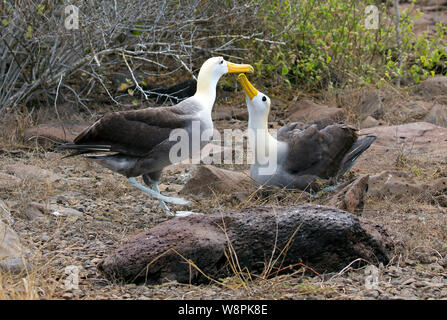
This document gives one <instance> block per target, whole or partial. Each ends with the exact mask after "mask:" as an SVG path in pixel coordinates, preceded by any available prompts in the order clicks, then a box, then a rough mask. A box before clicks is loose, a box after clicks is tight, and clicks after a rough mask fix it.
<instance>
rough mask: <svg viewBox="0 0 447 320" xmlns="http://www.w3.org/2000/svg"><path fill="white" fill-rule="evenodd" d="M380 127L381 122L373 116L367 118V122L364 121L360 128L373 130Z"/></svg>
mask: <svg viewBox="0 0 447 320" xmlns="http://www.w3.org/2000/svg"><path fill="white" fill-rule="evenodd" d="M378 125H379V121H378V120H377V119H376V118H374V117H372V116H367V117H366V118H365V120H363V121H362V123H361V124H360V127H361V128H362V129H363V128H371V127H376V126H378Z"/></svg>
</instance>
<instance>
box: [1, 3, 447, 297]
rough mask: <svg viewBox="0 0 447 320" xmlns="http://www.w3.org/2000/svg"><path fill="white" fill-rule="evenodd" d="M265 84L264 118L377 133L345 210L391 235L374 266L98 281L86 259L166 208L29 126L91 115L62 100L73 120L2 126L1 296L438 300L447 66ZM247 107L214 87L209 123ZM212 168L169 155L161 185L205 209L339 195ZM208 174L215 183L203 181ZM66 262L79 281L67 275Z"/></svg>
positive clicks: (233, 117)
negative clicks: (441, 72) (287, 86)
mask: <svg viewBox="0 0 447 320" xmlns="http://www.w3.org/2000/svg"><path fill="white" fill-rule="evenodd" d="M403 6H410V5H409V4H403ZM445 7H447V2H445V1H426V3H424V6H422V7H421V9H422V10H423V11H424V13H426V14H425V15H424V18H423V19H422V20H420V21H419V22H418V25H417V28H419V29H420V30H419V29H418V30H419V31H420V32H422V31H423V30H426V29H427V28H429V29H430V28H433V27H434V25H435V23H436V22H437V21H441V20H442V21H445V19H446V15H445V12H447V10H445ZM269 95H270V96H272V112H271V115H270V119H269V120H270V122H269V123H270V127H271V128H272V129H274V128H278V127H280V126H282V125H284V124H286V123H288V122H290V121H314V120H319V121H327V122H334V121H335V122H337V121H343V122H345V123H348V124H350V125H352V126H355V127H357V128H359V129H360V134H374V135H377V136H378V139H377V140H376V142H375V143H374V144H373V145H372V146H371V148H370V149H369V150H367V151H366V152H365V153H364V154H363V155H362V156H361V157H360V158H359V159H358V161H357V163H356V165H355V166H354V167H353V168H352V169H351V171H350V173H349V174H348V175H346V176H345V177H344V179H345V181H347V182H349V181H351V180H354V179H355V178H359V177H365V175H368V176H367V177H366V178H365V179H366V180H365V181H367V184H368V191H367V192H366V194H364V198H363V202H364V203H363V205H362V206H359V205H355V206H353V207H349V206H346V203H345V207H344V208H345V209H346V208H348V209H347V210H349V211H351V212H353V213H354V214H356V215H358V216H359V217H361V218H365V219H368V220H370V221H373V222H374V223H377V224H380V225H381V226H383V228H385V229H386V230H387V232H388V233H389V234H390V236H391V238H392V240H393V242H394V245H395V250H394V252H392V253H391V254H390V257H391V258H392V259H391V262H390V263H389V264H388V265H380V266H379V267H378V269H377V272H376V273H374V272H375V271H374V272H371V269H369V268H368V267H363V268H360V269H355V268H352V267H351V266H350V265H347V266H346V267H345V268H343V269H341V270H339V272H336V273H331V274H317V273H311V274H309V273H304V269H299V270H297V271H295V272H294V273H292V274H285V275H281V276H278V277H275V278H268V279H266V278H263V277H261V276H256V275H252V276H251V278H249V277H248V275H246V274H238V273H235V274H234V276H230V277H227V278H224V279H215V280H216V281H213V282H211V283H210V284H202V285H198V286H196V285H185V284H179V283H176V282H169V281H168V282H166V283H163V284H161V285H135V284H122V283H118V282H113V281H110V280H107V279H106V278H105V277H104V276H103V275H102V274H101V273H99V272H98V270H97V267H96V266H97V264H98V263H99V262H100V261H101V260H102V259H103V258H104V257H105V256H107V255H108V254H110V253H111V252H112V251H113V250H114V249H115V248H118V247H119V246H120V245H121V244H123V243H124V242H125V241H126V240H127V239H129V238H130V237H132V236H134V235H136V234H138V233H140V232H142V231H144V230H146V229H148V228H151V227H153V226H155V225H158V224H159V223H161V222H163V221H166V220H167V219H169V218H167V217H166V216H164V214H163V211H162V210H161V208H160V207H159V205H158V202H157V201H154V200H152V199H150V198H148V197H147V196H146V195H145V194H143V193H142V192H140V191H139V190H137V189H135V188H134V187H131V186H130V185H129V184H128V183H127V180H126V179H125V178H124V177H123V176H121V175H118V174H115V173H113V172H110V171H109V170H107V169H104V168H102V167H100V166H98V165H96V164H94V163H91V162H89V161H85V160H83V159H82V158H81V157H77V158H66V159H62V156H63V155H64V154H63V153H60V152H55V151H54V150H53V149H52V145H53V143H52V142H48V139H46V140H43V141H42V140H40V139H36V138H34V137H35V135H36V132H41V133H42V131H32V130H29V128H31V127H33V126H34V125H36V124H48V123H51V125H50V126H49V127H47V128H45V127H44V128H42V127H40V128H37V129H33V130H44V135H46V136H47V137H48V138H50V139H51V140H57V139H58V137H59V138H60V137H61V134H62V137H65V138H68V139H70V137H71V138H72V137H73V136H75V134H76V133H77V132H79V130H81V129H82V127H83V126H84V125H83V123H89V122H92V121H93V120H94V118H93V117H88V116H79V115H77V114H73V113H70V112H69V108H68V109H67V110H68V111H67V112H65V111H66V110H65V109H63V106H61V107H60V108H61V109H60V110H59V111H60V112H59V113H60V115H61V117H62V118H63V119H62V120H64V121H73V122H75V123H76V125H75V126H71V127H70V126H69V125H66V126H65V128H66V129H65V131H64V130H61V129H60V128H59V129H58V127H57V126H55V125H54V122H56V121H59V120H61V119H55V118H51V116H49V115H48V114H44V112H43V111H42V116H41V117H38V119H39V121H38V123H35V122H33V121H31V120H30V119H29V117H28V115H27V114H26V113H25V112H24V113H23V114H22V113H18V114H15V115H13V116H11V117H9V118H7V119H5V120H4V121H3V122H2V124H1V127H2V130H1V137H0V138H1V139H0V163H1V166H0V231H2V233H1V234H2V235H4V236H3V238H2V242H1V245H0V257H5V256H8V257H15V258H12V259H8V260H2V261H1V262H0V270H1V271H0V299H446V298H447V209H446V208H447V196H446V194H447V190H446V183H447V166H446V164H447V160H446V159H447V78H445V77H435V78H432V79H429V80H427V81H425V82H423V83H421V84H420V85H418V86H416V87H413V88H409V89H408V90H401V91H396V90H393V89H382V90H380V91H378V90H375V89H362V90H360V89H359V90H344V91H338V92H332V91H329V92H323V93H320V94H316V95H313V96H309V95H306V96H303V95H302V94H300V93H299V92H297V93H296V94H292V95H289V96H287V97H285V96H283V95H281V92H280V90H277V89H275V88H271V90H270V91H269ZM105 108H106V107H104V110H102V111H105V110H106V109H105ZM64 110H65V111H64ZM99 113H100V111H99ZM247 116H248V115H247V112H246V108H245V105H244V103H243V98H242V95H241V93H240V92H238V93H227V92H223V91H220V92H219V99H218V101H217V103H216V105H215V107H214V112H213V119H214V120H215V127H216V128H217V129H218V130H220V131H222V130H223V129H226V128H232V129H241V130H244V129H245V128H246V125H247V122H246V121H247ZM67 128H68V129H67ZM26 129H28V130H26ZM45 130H46V131H45ZM61 132H62V133H61ZM215 152H217V153H219V152H220V148H216V149H215ZM218 167H220V168H224V169H226V170H230V171H229V172H230V173H227V174H218V173H215V172H211V171H212V170H211V171H209V170H208V171H207V169H200V166H198V165H189V164H178V165H174V166H171V167H169V168H167V169H166V170H165V172H164V175H163V178H162V180H161V185H160V189H161V191H162V192H163V193H164V194H166V195H171V196H176V195H177V194H178V193H181V194H182V197H185V198H188V199H190V200H192V204H191V205H190V206H188V207H187V208H183V207H176V206H173V209H176V210H193V211H197V212H203V213H205V214H206V213H207V212H210V211H211V208H212V210H213V211H215V210H226V209H242V208H246V207H249V206H252V205H266V206H268V205H292V204H298V203H316V204H331V205H337V206H340V205H341V204H340V203H341V202H340V201H338V200H340V199H338V200H337V199H336V201H334V194H335V193H329V194H327V195H323V196H321V197H319V198H313V197H309V196H308V195H306V194H303V193H301V192H281V191H272V192H269V193H268V194H267V195H265V194H264V195H263V196H259V195H253V194H252V193H251V192H249V191H247V188H245V187H244V186H243V183H245V182H246V181H245V178H244V175H243V174H242V175H240V174H237V172H245V173H246V171H247V169H248V166H247V165H246V164H243V165H218ZM201 170H202V171H201ZM204 172H205V174H203V173H204ZM235 172H236V173H235ZM200 173H201V174H202V175H201V176H200ZM210 176H211V177H213V178H212V179H210V178H209V177H210ZM245 177H246V175H245ZM205 178H207V179H208V180H206V181H204V180H203V179H205ZM229 179H230V180H229ZM234 179H239V180H237V181H238V182H237V183H234V181H235V180H234ZM230 181H231V182H230ZM244 181H245V182H244ZM185 185H186V187H185ZM209 185H212V186H213V192H211V191H210V190H209V189H207V188H203V187H204V186H209ZM3 231H4V232H3ZM73 270H75V271H73ZM76 270H77V271H79V286H78V288H74V287H71V286H70V283H72V282H73V274H75V272H76ZM371 276H373V277H371ZM371 279H373V280H374V279H375V280H377V281H376V282H374V281H373V283H374V284H375V285H373V286H372V287H371V286H367V285H366V284H368V283H369V281H370V280H371Z"/></svg>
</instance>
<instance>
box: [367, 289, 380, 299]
mask: <svg viewBox="0 0 447 320" xmlns="http://www.w3.org/2000/svg"><path fill="white" fill-rule="evenodd" d="M379 295H380V292H379V291H378V290H368V291H366V292H365V293H364V296H365V297H369V298H377V297H379Z"/></svg>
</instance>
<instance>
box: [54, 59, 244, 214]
mask: <svg viewBox="0 0 447 320" xmlns="http://www.w3.org/2000/svg"><path fill="white" fill-rule="evenodd" d="M241 72H253V67H251V66H250V65H247V64H235V63H231V62H228V61H225V60H224V59H223V58H222V57H213V58H210V59H208V60H207V61H205V63H204V64H203V65H202V67H201V69H200V71H199V75H198V79H197V90H196V93H195V95H194V96H192V97H189V98H187V99H185V100H183V101H182V102H180V103H178V104H176V105H174V106H170V107H159V108H146V109H141V110H130V111H119V112H113V113H109V114H106V115H104V116H103V117H102V118H100V119H99V120H98V121H96V122H95V123H94V124H92V125H91V126H90V127H88V128H86V129H85V130H84V131H83V132H81V133H80V134H79V135H78V136H77V137H76V138H75V140H74V143H68V144H64V145H61V146H59V147H58V149H71V150H74V152H73V153H72V154H71V155H70V156H75V155H79V154H85V153H95V152H109V153H108V154H104V155H90V156H87V157H88V158H90V159H93V160H95V161H97V162H98V163H99V164H101V165H103V166H104V167H107V168H109V169H111V170H113V171H115V172H118V173H120V174H122V175H124V176H126V177H127V178H128V179H129V182H130V184H131V185H133V186H135V187H137V188H139V189H140V190H142V191H144V192H146V193H148V194H149V195H151V196H152V197H154V198H156V199H158V200H159V202H160V204H161V207H162V208H163V210H164V212H165V213H166V214H167V215H169V216H172V215H173V214H172V213H171V212H170V210H169V208H168V207H167V205H166V204H165V202H169V203H174V204H181V205H184V204H188V203H189V202H188V201H186V200H184V199H181V198H173V197H167V196H164V195H161V194H160V190H159V188H158V181H159V179H160V176H161V173H162V170H163V168H164V167H166V166H168V165H170V164H172V163H173V161H171V160H172V156H170V150H171V147H173V146H174V145H175V144H177V143H179V142H178V141H177V140H176V139H172V138H171V134H172V133H173V132H175V130H180V131H183V132H186V133H187V138H186V140H188V141H181V142H182V143H186V144H187V145H188V146H189V147H188V148H189V153H188V154H183V155H181V158H178V157H176V161H174V162H177V161H181V160H183V159H186V158H189V157H190V156H191V153H192V149H193V148H192V145H193V144H196V145H197V143H199V144H200V148H202V147H203V146H204V145H206V144H207V143H208V142H209V140H210V139H211V137H212V132H213V121H212V119H211V110H212V108H213V105H214V101H215V98H216V85H217V82H218V81H219V79H220V77H221V76H223V75H224V74H226V73H241ZM194 131H199V132H194ZM197 138H198V139H200V142H198V141H195V140H197ZM110 153H112V154H110ZM140 175H141V176H142V177H143V181H144V183H145V184H146V185H148V186H150V187H152V189H151V188H148V187H145V186H143V185H141V184H140V183H138V182H137V180H136V179H135V177H138V176H140ZM186 213H187V212H186ZM177 215H181V214H180V212H178V214H177Z"/></svg>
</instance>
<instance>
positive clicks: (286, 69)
mask: <svg viewBox="0 0 447 320" xmlns="http://www.w3.org/2000/svg"><path fill="white" fill-rule="evenodd" d="M288 73H289V68H287V67H286V66H282V70H281V74H282V75H283V76H285V75H287V74H288Z"/></svg>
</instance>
